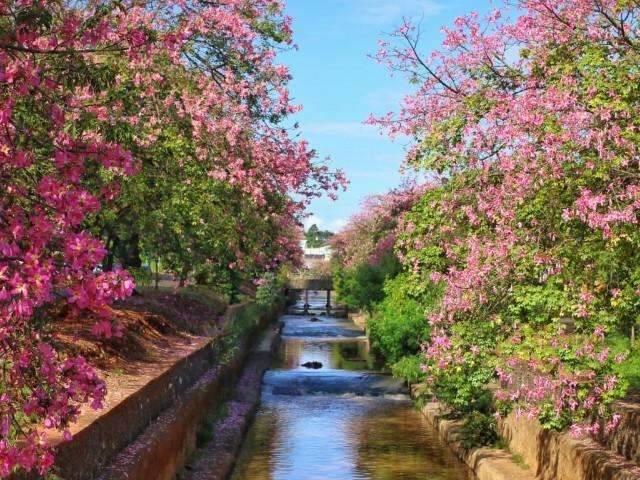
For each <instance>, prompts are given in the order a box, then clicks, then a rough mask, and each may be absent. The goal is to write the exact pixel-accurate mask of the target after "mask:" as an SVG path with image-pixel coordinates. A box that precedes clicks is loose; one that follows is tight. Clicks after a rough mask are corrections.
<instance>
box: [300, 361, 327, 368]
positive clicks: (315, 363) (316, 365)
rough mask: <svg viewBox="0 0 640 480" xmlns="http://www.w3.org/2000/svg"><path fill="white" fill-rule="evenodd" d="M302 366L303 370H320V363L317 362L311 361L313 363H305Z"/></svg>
mask: <svg viewBox="0 0 640 480" xmlns="http://www.w3.org/2000/svg"><path fill="white" fill-rule="evenodd" d="M302 366H303V367H304V368H313V369H315V370H317V369H318V368H322V362H317V361H315V360H314V361H313V362H306V363H303V364H302Z"/></svg>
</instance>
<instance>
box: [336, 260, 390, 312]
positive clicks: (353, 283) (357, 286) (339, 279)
mask: <svg viewBox="0 0 640 480" xmlns="http://www.w3.org/2000/svg"><path fill="white" fill-rule="evenodd" d="M400 270H401V267H400V262H399V261H398V259H397V257H396V256H395V255H394V254H393V253H387V254H385V255H383V256H382V257H381V258H380V259H379V261H378V262H377V263H376V264H370V263H363V264H359V265H357V266H354V267H351V268H344V267H342V266H337V267H336V268H335V269H334V272H333V278H334V288H335V291H336V298H337V300H338V302H340V303H342V304H343V305H346V306H347V307H349V308H352V309H362V310H366V311H368V312H369V313H371V312H372V311H373V307H374V305H375V304H376V303H378V302H380V301H382V300H383V299H384V295H385V293H384V284H385V281H386V280H387V279H391V278H394V277H395V276H396V275H398V273H400Z"/></svg>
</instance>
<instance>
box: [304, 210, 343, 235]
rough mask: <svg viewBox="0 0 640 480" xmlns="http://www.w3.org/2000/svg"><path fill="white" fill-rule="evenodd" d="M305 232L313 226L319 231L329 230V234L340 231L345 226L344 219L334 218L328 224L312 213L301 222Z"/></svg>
mask: <svg viewBox="0 0 640 480" xmlns="http://www.w3.org/2000/svg"><path fill="white" fill-rule="evenodd" d="M302 224H303V225H304V229H305V230H309V227H310V226H311V225H313V224H315V225H316V226H317V227H318V228H319V229H320V230H329V231H330V232H338V231H340V230H342V229H343V228H344V227H345V225H346V224H347V219H346V218H335V219H333V220H330V221H329V222H325V221H324V219H322V218H320V217H319V216H318V215H316V214H315V213H312V214H311V215H309V216H308V217H307V218H305V219H304V220H303V222H302Z"/></svg>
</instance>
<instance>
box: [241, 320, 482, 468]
mask: <svg viewBox="0 0 640 480" xmlns="http://www.w3.org/2000/svg"><path fill="white" fill-rule="evenodd" d="M312 319H315V321H312ZM282 320H283V322H284V324H285V326H284V329H283V335H282V342H281V345H280V348H279V353H278V358H277V360H276V361H275V362H274V365H273V367H272V368H271V370H269V371H268V372H267V373H266V374H265V377H264V386H263V393H262V404H261V407H260V409H259V411H258V413H257V416H256V419H255V422H254V424H253V426H252V428H251V429H250V431H249V433H248V436H247V439H246V441H245V443H244V446H243V449H242V452H241V454H240V457H239V459H238V462H237V465H236V468H235V470H234V473H233V475H232V479H233V480H267V479H268V480H332V479H340V480H418V479H419V480H468V479H472V478H473V477H472V475H471V474H470V472H469V470H468V469H467V468H466V467H465V466H464V465H463V464H462V463H461V462H459V460H458V459H457V458H456V457H455V455H454V454H453V453H452V452H451V451H450V450H449V449H448V448H447V447H446V445H445V444H444V443H443V442H442V441H441V440H440V438H439V437H438V434H437V432H435V431H434V429H433V428H432V427H431V425H429V423H428V422H427V420H426V419H425V418H424V417H423V416H422V415H421V414H420V413H419V412H418V411H417V410H416V409H415V408H414V407H413V405H412V402H411V400H410V399H409V397H408V395H407V393H406V390H405V388H404V387H403V385H402V384H401V383H400V382H398V381H396V380H394V379H392V378H391V377H389V376H387V375H383V374H381V373H379V369H378V367H379V365H377V364H376V361H375V359H374V358H373V357H372V356H371V355H370V354H369V349H368V342H367V339H366V337H365V336H364V333H363V332H362V331H361V330H359V329H358V328H357V327H356V326H355V325H354V324H353V323H352V322H350V321H348V320H346V319H338V318H332V317H328V316H317V317H312V316H310V315H309V316H302V315H300V316H292V315H285V316H284V317H283V318H282ZM314 362H319V363H314ZM304 365H306V366H304ZM309 367H313V368H309Z"/></svg>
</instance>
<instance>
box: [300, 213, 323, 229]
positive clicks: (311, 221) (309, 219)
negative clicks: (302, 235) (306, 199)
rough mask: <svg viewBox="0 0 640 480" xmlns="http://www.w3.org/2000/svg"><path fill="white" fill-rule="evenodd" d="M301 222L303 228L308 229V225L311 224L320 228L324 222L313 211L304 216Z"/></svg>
mask: <svg viewBox="0 0 640 480" xmlns="http://www.w3.org/2000/svg"><path fill="white" fill-rule="evenodd" d="M302 224H303V225H304V229H305V230H309V227H310V226H311V225H313V224H315V225H317V227H318V228H320V227H321V226H322V225H323V224H324V220H322V219H321V218H320V217H319V216H317V215H316V214H315V213H313V214H311V215H309V216H308V217H307V218H305V219H304V220H303V221H302Z"/></svg>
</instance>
